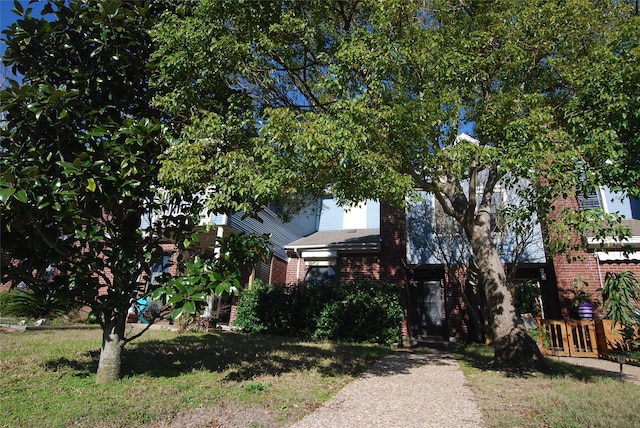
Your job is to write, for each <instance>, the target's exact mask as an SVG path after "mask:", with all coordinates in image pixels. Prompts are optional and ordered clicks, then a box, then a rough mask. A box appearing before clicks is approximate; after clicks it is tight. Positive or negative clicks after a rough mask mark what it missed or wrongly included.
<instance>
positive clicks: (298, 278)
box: [293, 248, 300, 288]
mask: <svg viewBox="0 0 640 428" xmlns="http://www.w3.org/2000/svg"><path fill="white" fill-rule="evenodd" d="M293 251H294V252H295V253H296V255H297V256H298V266H297V267H296V288H298V284H299V283H300V253H298V249H297V248H294V249H293Z"/></svg>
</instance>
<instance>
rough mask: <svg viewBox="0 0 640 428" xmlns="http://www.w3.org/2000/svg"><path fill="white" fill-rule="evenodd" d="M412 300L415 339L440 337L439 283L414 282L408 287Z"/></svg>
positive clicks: (440, 295) (441, 325)
mask: <svg viewBox="0 0 640 428" xmlns="http://www.w3.org/2000/svg"><path fill="white" fill-rule="evenodd" d="M409 287H410V289H411V300H412V302H411V303H412V309H413V310H412V312H413V314H412V323H411V324H412V330H413V336H414V337H416V338H420V337H424V336H440V337H442V327H443V317H442V315H443V311H442V289H441V286H440V281H414V282H413V284H412V285H410V286H409Z"/></svg>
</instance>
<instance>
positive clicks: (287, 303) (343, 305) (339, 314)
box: [235, 280, 403, 344]
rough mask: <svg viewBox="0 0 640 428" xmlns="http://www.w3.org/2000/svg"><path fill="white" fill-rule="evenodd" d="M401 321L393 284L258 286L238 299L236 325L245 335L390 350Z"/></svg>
mask: <svg viewBox="0 0 640 428" xmlns="http://www.w3.org/2000/svg"><path fill="white" fill-rule="evenodd" d="M402 316H403V310H402V305H401V304H400V298H399V292H398V288H397V286H396V285H393V284H386V283H382V282H378V281H371V280H369V281H362V282H346V283H340V284H333V283H328V282H327V283H313V284H307V286H306V287H304V288H299V289H291V288H289V287H286V286H284V285H274V286H269V285H267V284H264V283H261V282H260V283H257V284H256V285H255V286H254V287H253V288H251V289H250V290H245V291H244V292H243V293H242V294H241V296H240V300H239V301H238V312H237V317H236V321H235V325H236V326H237V327H239V328H240V329H241V330H243V331H246V332H255V333H272V334H284V335H289V336H303V337H309V338H313V339H329V340H341V341H357V342H375V343H386V344H390V343H393V342H397V341H399V340H400V339H401V327H400V324H401V321H402Z"/></svg>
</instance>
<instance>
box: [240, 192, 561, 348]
mask: <svg viewBox="0 0 640 428" xmlns="http://www.w3.org/2000/svg"><path fill="white" fill-rule="evenodd" d="M423 196H424V197H423V198H422V202H420V203H417V202H415V203H412V204H410V205H409V206H408V208H407V210H402V209H395V208H393V207H391V206H389V205H386V204H384V203H380V202H377V201H366V202H364V203H362V204H360V205H358V206H355V207H341V206H338V205H337V203H336V201H335V200H333V199H331V198H322V199H320V200H319V202H318V210H316V211H314V214H313V216H308V217H307V220H306V222H303V223H304V224H306V226H308V227H310V226H311V225H312V224H313V222H314V221H315V222H316V227H315V229H313V230H312V231H311V232H310V233H304V232H303V231H302V229H299V228H297V227H293V228H292V229H294V230H296V231H297V232H298V233H299V234H300V235H301V236H300V237H299V238H297V239H295V240H291V241H289V242H288V243H286V244H284V246H283V247H282V249H283V250H284V254H285V258H282V253H281V252H279V253H277V254H275V253H274V258H272V261H271V268H270V269H266V268H265V269H264V272H263V273H262V278H263V279H265V280H267V279H266V278H267V277H268V278H269V280H268V282H269V283H276V282H285V283H288V284H294V285H300V284H303V283H304V282H305V281H309V280H329V281H336V282H337V281H352V280H361V279H365V278H368V279H374V280H381V281H386V282H392V283H396V284H398V292H399V293H400V297H401V301H402V302H403V304H404V306H405V311H406V312H405V313H406V316H405V320H404V323H403V333H404V335H405V337H408V338H409V337H411V338H420V337H425V336H437V337H444V338H461V337H468V336H469V335H478V334H479V332H478V331H477V328H476V327H475V325H476V324H477V323H476V322H475V321H474V320H473V317H472V316H471V315H470V313H469V310H470V307H471V306H472V305H474V304H476V305H477V302H474V301H471V300H470V299H469V293H468V291H467V290H465V288H468V287H469V284H467V283H466V282H465V281H460V271H459V270H452V269H451V266H453V265H456V263H454V262H450V263H447V262H446V261H445V260H443V259H442V258H438V257H436V256H434V252H432V251H429V250H428V248H427V246H426V245H425V243H426V242H428V241H433V240H435V238H436V236H437V235H442V233H443V232H444V230H443V228H442V227H441V225H440V226H438V221H439V220H440V219H444V217H443V216H442V215H440V216H438V213H437V206H438V205H437V204H435V203H434V200H433V198H432V197H430V196H429V195H427V194H424V195H423ZM434 216H435V217H434ZM297 221H298V222H301V221H302V220H301V219H300V218H298V219H297ZM434 224H435V225H436V226H435V227H434ZM235 226H236V227H238V228H239V229H242V230H243V231H247V229H246V228H245V225H244V224H243V223H242V222H239V223H237V224H236V225H235ZM261 226H262V227H261V228H260V231H264V230H265V227H266V225H261ZM271 226H277V227H279V228H284V229H289V228H291V226H292V225H287V224H284V223H279V224H275V223H272V224H271ZM267 228H268V227H267ZM273 230H274V231H275V230H276V229H273ZM252 231H254V230H252ZM307 232H308V230H307ZM274 233H275V232H274ZM279 233H282V231H280V232H279ZM289 233H291V230H290V231H289ZM458 238H459V236H458ZM425 240H426V241H425ZM447 245H451V243H450V242H449V243H447ZM516 245H517V243H516V242H515V240H514V237H513V236H512V235H509V234H507V236H506V239H504V246H503V253H504V260H505V263H506V264H509V263H513V262H514V260H511V259H510V255H511V254H513V253H514V248H515V246H516ZM518 254H519V260H518V262H519V264H518V269H517V275H516V278H515V279H516V280H517V281H527V280H533V281H535V282H536V283H540V286H541V288H542V289H543V290H549V292H546V293H545V297H544V299H543V300H545V301H546V300H548V301H549V302H552V303H549V304H550V305H551V306H553V302H555V301H557V298H555V299H554V297H553V296H557V291H556V289H555V288H554V284H553V283H552V282H551V279H550V278H549V277H547V275H546V271H547V270H548V269H550V264H549V263H548V261H547V259H546V257H545V254H544V250H543V248H542V238H541V230H540V227H539V225H538V226H536V227H535V228H534V231H533V233H532V237H531V240H530V242H528V243H527V245H526V246H525V249H524V251H522V252H521V253H518ZM285 261H286V274H285V276H284V281H282V279H283V277H282V270H283V268H284V266H283V263H284V262H285ZM458 267H459V266H458ZM463 268H464V269H466V265H465V266H463ZM456 269H457V268H456ZM259 270H260V269H259ZM464 277H465V278H466V275H464ZM274 279H278V280H277V281H276V280H274ZM547 295H548V296H547ZM556 306H557V305H556Z"/></svg>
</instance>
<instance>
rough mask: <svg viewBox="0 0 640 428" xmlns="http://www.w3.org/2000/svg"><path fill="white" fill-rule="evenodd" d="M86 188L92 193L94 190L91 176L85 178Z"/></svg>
mask: <svg viewBox="0 0 640 428" xmlns="http://www.w3.org/2000/svg"><path fill="white" fill-rule="evenodd" d="M87 190H88V191H90V192H92V193H93V192H95V191H96V182H95V180H94V179H93V178H89V179H88V180H87Z"/></svg>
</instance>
